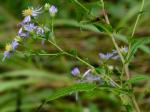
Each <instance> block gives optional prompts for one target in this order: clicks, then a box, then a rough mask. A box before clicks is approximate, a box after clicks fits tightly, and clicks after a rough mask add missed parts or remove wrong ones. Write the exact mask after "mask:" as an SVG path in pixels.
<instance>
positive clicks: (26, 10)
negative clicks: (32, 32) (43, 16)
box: [22, 8, 33, 17]
mask: <svg viewBox="0 0 150 112" xmlns="http://www.w3.org/2000/svg"><path fill="white" fill-rule="evenodd" d="M32 13H33V10H32V9H31V8H28V9H25V10H23V11H22V14H23V15H24V16H25V17H26V16H31V15H32Z"/></svg>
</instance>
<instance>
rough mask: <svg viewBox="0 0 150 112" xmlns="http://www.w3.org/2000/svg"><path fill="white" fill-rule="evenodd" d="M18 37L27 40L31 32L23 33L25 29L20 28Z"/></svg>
mask: <svg viewBox="0 0 150 112" xmlns="http://www.w3.org/2000/svg"><path fill="white" fill-rule="evenodd" d="M18 36H19V37H25V38H27V37H29V32H23V29H22V28H20V29H19V31H18Z"/></svg>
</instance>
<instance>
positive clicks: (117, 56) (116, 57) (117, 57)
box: [112, 55, 120, 60]
mask: <svg viewBox="0 0 150 112" xmlns="http://www.w3.org/2000/svg"><path fill="white" fill-rule="evenodd" d="M112 59H114V60H117V59H120V56H119V55H116V56H113V57H112Z"/></svg>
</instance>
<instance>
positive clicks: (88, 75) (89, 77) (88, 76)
mask: <svg viewBox="0 0 150 112" xmlns="http://www.w3.org/2000/svg"><path fill="white" fill-rule="evenodd" d="M71 74H72V75H73V76H74V77H76V78H77V82H78V83H82V82H95V81H99V82H100V81H101V78H100V77H99V76H96V75H94V74H93V73H92V70H91V69H88V70H87V71H86V72H85V73H84V74H83V75H81V72H80V70H79V68H78V67H75V68H73V69H72V71H71Z"/></svg>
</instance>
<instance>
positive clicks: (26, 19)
mask: <svg viewBox="0 0 150 112" xmlns="http://www.w3.org/2000/svg"><path fill="white" fill-rule="evenodd" d="M30 21H31V16H26V17H25V18H24V20H23V21H22V22H21V25H24V24H26V23H29V22H30Z"/></svg>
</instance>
